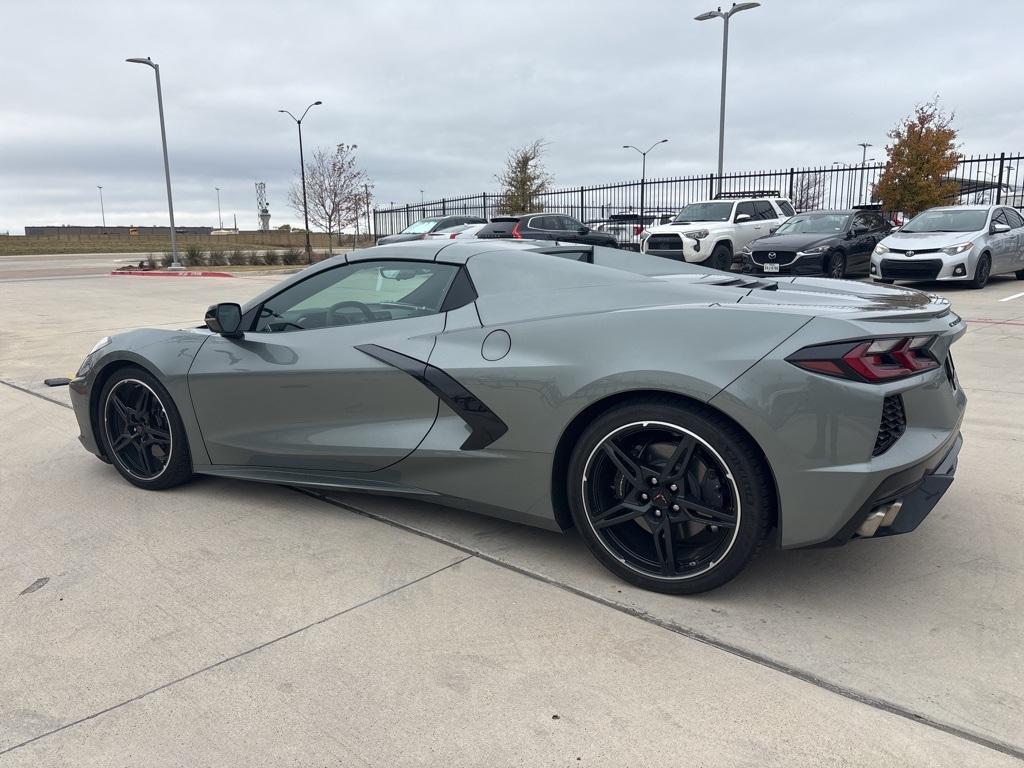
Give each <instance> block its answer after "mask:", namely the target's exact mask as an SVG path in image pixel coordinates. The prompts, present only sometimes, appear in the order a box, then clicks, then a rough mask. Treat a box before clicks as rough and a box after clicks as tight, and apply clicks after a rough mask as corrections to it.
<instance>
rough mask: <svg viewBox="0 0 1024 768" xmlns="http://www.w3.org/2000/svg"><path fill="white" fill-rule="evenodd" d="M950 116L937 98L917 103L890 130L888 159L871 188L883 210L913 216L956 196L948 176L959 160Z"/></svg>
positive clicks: (953, 183) (956, 188)
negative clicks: (924, 102) (901, 212)
mask: <svg viewBox="0 0 1024 768" xmlns="http://www.w3.org/2000/svg"><path fill="white" fill-rule="evenodd" d="M953 117H954V116H953V115H952V114H946V113H945V112H943V111H942V109H941V108H940V107H939V100H938V98H937V97H936V98H935V99H933V100H932V101H930V102H928V103H927V104H919V105H918V106H917V107H916V108H915V109H914V114H912V115H908V116H907V117H905V118H903V120H902V121H901V122H900V124H899V125H897V126H896V127H895V128H893V129H892V130H891V131H889V134H888V136H889V139H890V142H891V143H890V144H887V145H886V147H885V150H886V152H887V153H888V155H889V159H888V162H887V163H886V165H885V170H884V171H882V175H881V176H880V177H879V179H878V183H877V184H876V185H875V188H874V196H875V198H876V199H880V200H881V201H882V207H883V208H884V209H885V210H887V211H904V212H906V213H908V214H910V215H912V216H913V215H916V214H918V213H920V212H921V211H923V210H925V209H927V208H932V207H933V206H936V205H943V204H948V203H950V202H951V200H952V199H953V198H954V197H955V196H956V194H957V191H958V187H957V184H956V182H954V181H949V180H948V179H947V177H948V176H949V174H950V173H952V172H953V171H954V170H955V169H956V167H957V163H958V162H959V161H960V153H959V152H958V151H957V146H956V138H957V132H956V128H954V127H953Z"/></svg>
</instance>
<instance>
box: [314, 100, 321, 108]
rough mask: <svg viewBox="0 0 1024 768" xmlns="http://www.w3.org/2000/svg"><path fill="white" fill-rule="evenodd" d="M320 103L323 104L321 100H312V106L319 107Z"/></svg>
mask: <svg viewBox="0 0 1024 768" xmlns="http://www.w3.org/2000/svg"><path fill="white" fill-rule="evenodd" d="M321 104H323V102H322V101H314V102H313V106H314V107H319V106H320V105H321Z"/></svg>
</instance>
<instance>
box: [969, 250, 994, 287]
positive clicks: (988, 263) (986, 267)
mask: <svg viewBox="0 0 1024 768" xmlns="http://www.w3.org/2000/svg"><path fill="white" fill-rule="evenodd" d="M991 274H992V258H991V257H990V256H989V255H988V254H987V253H983V254H981V257H980V258H979V259H978V263H977V264H976V265H975V266H974V278H973V279H972V280H971V288H984V287H985V286H986V285H988V278H989V276H990V275H991Z"/></svg>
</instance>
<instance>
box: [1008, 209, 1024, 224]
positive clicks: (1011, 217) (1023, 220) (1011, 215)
mask: <svg viewBox="0 0 1024 768" xmlns="http://www.w3.org/2000/svg"><path fill="white" fill-rule="evenodd" d="M1004 210H1005V211H1006V219H1007V221H1009V222H1010V226H1011V227H1013V228H1014V229H1017V227H1024V216H1021V215H1020V214H1019V213H1018V212H1017V211H1015V210H1014V209H1013V208H1005V209H1004Z"/></svg>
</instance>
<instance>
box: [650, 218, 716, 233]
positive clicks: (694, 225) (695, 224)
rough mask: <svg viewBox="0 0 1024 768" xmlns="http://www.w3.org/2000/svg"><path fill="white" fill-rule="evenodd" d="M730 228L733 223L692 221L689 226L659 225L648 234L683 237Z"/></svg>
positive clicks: (679, 223) (651, 228) (681, 224)
mask: <svg viewBox="0 0 1024 768" xmlns="http://www.w3.org/2000/svg"><path fill="white" fill-rule="evenodd" d="M730 227H732V222H731V221H691V222H689V223H688V224H684V223H682V222H678V223H670V224H659V225H658V226H656V227H648V228H647V232H649V233H650V234H652V235H660V234H663V233H665V232H672V233H674V234H680V235H681V234H682V233H683V232H693V231H695V230H698V229H707V230H710V231H717V230H720V229H728V228H730Z"/></svg>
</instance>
